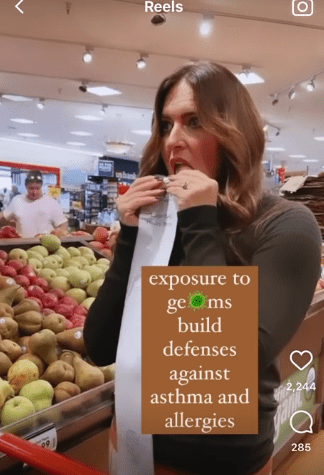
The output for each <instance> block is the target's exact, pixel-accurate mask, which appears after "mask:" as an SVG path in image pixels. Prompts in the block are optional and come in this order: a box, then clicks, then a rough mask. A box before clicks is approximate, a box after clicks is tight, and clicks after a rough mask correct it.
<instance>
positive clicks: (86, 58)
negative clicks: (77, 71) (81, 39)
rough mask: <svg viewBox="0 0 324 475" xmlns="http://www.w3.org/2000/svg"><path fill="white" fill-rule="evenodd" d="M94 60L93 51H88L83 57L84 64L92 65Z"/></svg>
mask: <svg viewBox="0 0 324 475" xmlns="http://www.w3.org/2000/svg"><path fill="white" fill-rule="evenodd" d="M92 60H93V51H92V50H91V49H86V50H85V52H84V53H83V55H82V61H83V62H84V63H91V61H92Z"/></svg>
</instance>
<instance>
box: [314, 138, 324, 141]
mask: <svg viewBox="0 0 324 475" xmlns="http://www.w3.org/2000/svg"><path fill="white" fill-rule="evenodd" d="M314 140H319V141H320V142H324V137H314Z"/></svg>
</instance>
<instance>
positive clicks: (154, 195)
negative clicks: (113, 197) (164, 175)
mask: <svg viewBox="0 0 324 475" xmlns="http://www.w3.org/2000/svg"><path fill="white" fill-rule="evenodd" d="M163 194H165V185H164V183H163V181H161V180H159V179H157V178H155V177H154V176H153V175H149V176H144V177H141V178H137V179H136V180H135V181H134V182H133V183H132V184H131V186H130V187H129V189H128V190H127V191H126V193H125V194H123V195H121V196H119V198H117V201H116V204H117V210H118V213H119V220H120V222H121V223H123V224H126V225H128V226H138V215H139V210H140V208H141V207H142V206H148V205H151V204H153V203H156V202H157V201H159V199H160V197H161V196H163Z"/></svg>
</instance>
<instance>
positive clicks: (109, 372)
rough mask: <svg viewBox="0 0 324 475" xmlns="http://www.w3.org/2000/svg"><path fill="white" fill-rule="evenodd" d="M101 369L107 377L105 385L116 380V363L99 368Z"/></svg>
mask: <svg viewBox="0 0 324 475" xmlns="http://www.w3.org/2000/svg"><path fill="white" fill-rule="evenodd" d="M99 369H100V370H101V371H102V372H103V375H104V377H105V383H108V381H112V380H113V379H115V373H116V363H112V364H110V365H108V366H99Z"/></svg>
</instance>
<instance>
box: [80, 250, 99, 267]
mask: <svg viewBox="0 0 324 475" xmlns="http://www.w3.org/2000/svg"><path fill="white" fill-rule="evenodd" d="M83 257H85V258H86V259H87V261H88V265H90V266H92V265H94V264H96V262H97V259H96V256H95V255H94V254H86V253H85V254H84V255H83Z"/></svg>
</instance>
